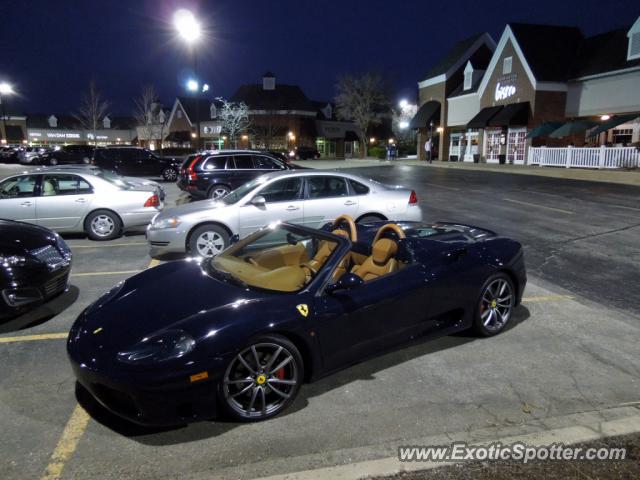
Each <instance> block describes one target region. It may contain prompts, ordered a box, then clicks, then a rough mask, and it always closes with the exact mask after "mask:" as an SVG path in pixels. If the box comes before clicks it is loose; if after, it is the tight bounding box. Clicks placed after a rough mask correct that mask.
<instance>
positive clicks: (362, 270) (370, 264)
mask: <svg viewBox="0 0 640 480" xmlns="http://www.w3.org/2000/svg"><path fill="white" fill-rule="evenodd" d="M397 252H398V244H397V243H396V242H394V241H393V240H391V239H389V238H381V239H380V240H378V241H376V243H375V244H374V245H373V248H372V249H371V255H370V256H369V257H367V259H366V260H365V261H364V262H363V263H362V265H355V266H354V267H353V268H352V269H351V273H354V274H356V275H358V276H359V277H360V278H361V279H363V280H364V281H365V282H367V281H369V280H374V279H376V278H378V277H381V276H382V275H387V274H389V273H393V272H395V271H396V270H398V261H397V260H396V259H395V255H396V253H397Z"/></svg>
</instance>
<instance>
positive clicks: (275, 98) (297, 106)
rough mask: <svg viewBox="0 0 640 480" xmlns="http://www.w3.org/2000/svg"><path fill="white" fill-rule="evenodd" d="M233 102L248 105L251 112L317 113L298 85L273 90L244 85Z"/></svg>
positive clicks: (278, 86) (233, 98)
mask: <svg viewBox="0 0 640 480" xmlns="http://www.w3.org/2000/svg"><path fill="white" fill-rule="evenodd" d="M231 100H232V101H234V102H244V103H246V104H247V105H248V106H249V110H277V111H281V110H297V111H305V112H315V111H316V109H315V107H314V105H313V103H312V102H311V101H310V100H309V99H308V98H307V96H306V95H305V94H304V92H303V91H302V89H301V88H300V87H298V86H297V85H284V84H276V86H275V89H273V90H264V89H263V88H262V84H260V85H243V86H241V87H240V88H238V90H237V91H236V93H235V94H234V95H233V96H232V97H231Z"/></svg>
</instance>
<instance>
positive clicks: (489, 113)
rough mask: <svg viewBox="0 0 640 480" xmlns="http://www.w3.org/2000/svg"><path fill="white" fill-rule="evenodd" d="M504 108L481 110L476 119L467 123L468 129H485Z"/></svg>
mask: <svg viewBox="0 0 640 480" xmlns="http://www.w3.org/2000/svg"><path fill="white" fill-rule="evenodd" d="M502 108H503V107H502V106H497V107H485V108H483V109H482V110H480V111H479V112H478V113H477V114H476V116H475V117H473V118H472V119H471V120H469V123H467V128H484V127H486V126H487V124H488V123H489V120H491V119H492V118H493V117H494V116H495V115H496V114H497V113H498V112H499V111H500V110H502Z"/></svg>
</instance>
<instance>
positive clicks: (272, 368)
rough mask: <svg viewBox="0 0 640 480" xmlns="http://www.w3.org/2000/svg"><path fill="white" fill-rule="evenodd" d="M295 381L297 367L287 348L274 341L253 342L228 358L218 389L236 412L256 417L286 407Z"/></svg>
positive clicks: (248, 416)
mask: <svg viewBox="0 0 640 480" xmlns="http://www.w3.org/2000/svg"><path fill="white" fill-rule="evenodd" d="M299 382H300V373H299V369H298V366H297V363H296V360H295V357H294V356H293V354H292V353H291V352H289V350H287V349H286V348H285V347H284V346H282V345H278V344H276V343H256V344H254V345H251V346H250V347H248V348H246V349H244V350H243V351H242V352H240V353H239V354H238V355H236V357H235V358H234V359H233V360H232V361H231V363H230V364H229V367H228V368H227V371H226V373H225V375H224V380H223V384H222V391H223V394H224V398H225V400H226V402H227V404H228V405H229V407H231V408H232V409H233V410H234V411H235V412H236V413H237V414H238V415H240V416H242V417H245V418H252V419H259V418H265V417H267V416H272V415H275V414H276V413H278V412H279V411H280V410H282V409H283V408H284V407H286V405H287V400H289V399H290V398H291V396H292V394H294V392H295V390H296V386H297V385H298V383H299Z"/></svg>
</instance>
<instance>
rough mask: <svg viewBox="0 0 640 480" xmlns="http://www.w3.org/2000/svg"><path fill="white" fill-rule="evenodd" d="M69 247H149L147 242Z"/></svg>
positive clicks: (72, 246)
mask: <svg viewBox="0 0 640 480" xmlns="http://www.w3.org/2000/svg"><path fill="white" fill-rule="evenodd" d="M67 245H69V247H71V248H114V247H131V246H136V247H137V246H140V245H147V242H132V243H113V244H111V245H73V244H71V243H68V242H67Z"/></svg>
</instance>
